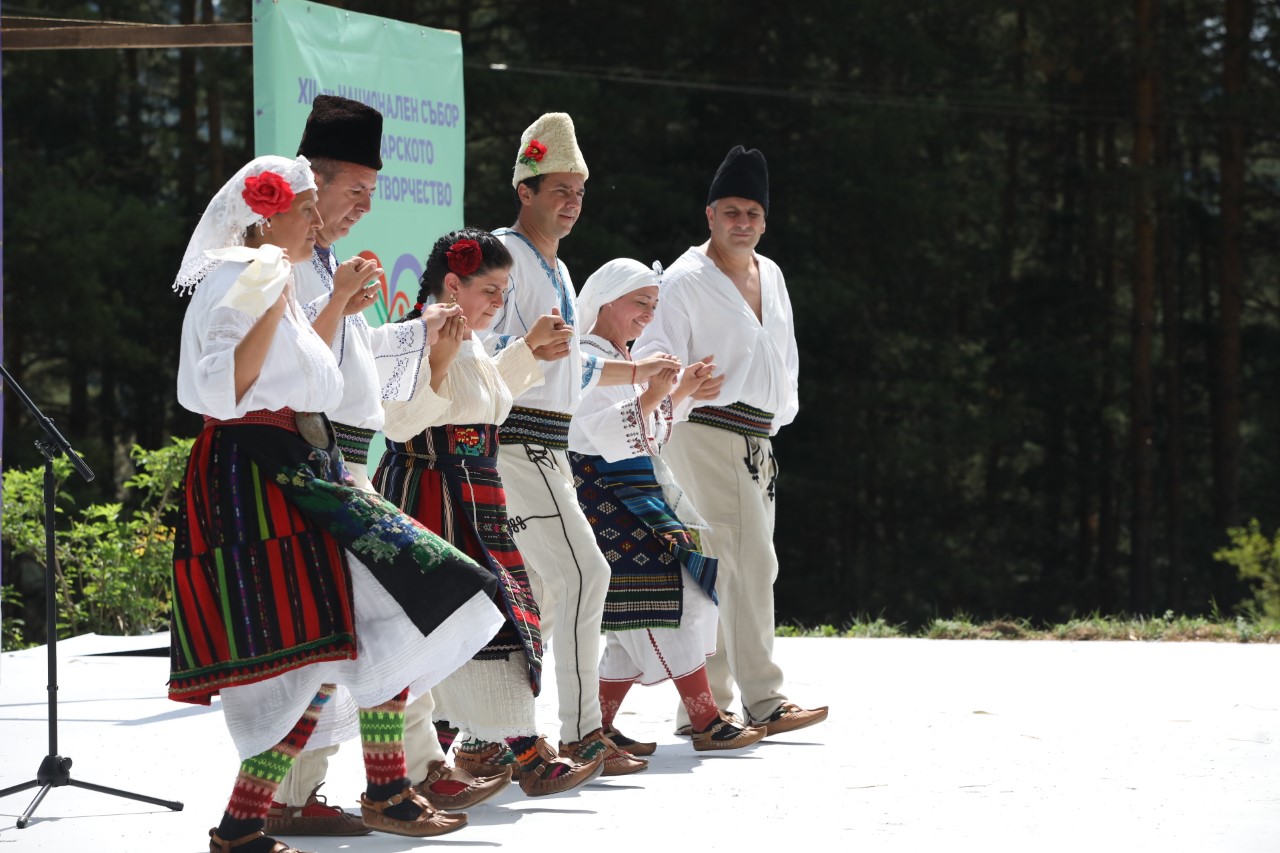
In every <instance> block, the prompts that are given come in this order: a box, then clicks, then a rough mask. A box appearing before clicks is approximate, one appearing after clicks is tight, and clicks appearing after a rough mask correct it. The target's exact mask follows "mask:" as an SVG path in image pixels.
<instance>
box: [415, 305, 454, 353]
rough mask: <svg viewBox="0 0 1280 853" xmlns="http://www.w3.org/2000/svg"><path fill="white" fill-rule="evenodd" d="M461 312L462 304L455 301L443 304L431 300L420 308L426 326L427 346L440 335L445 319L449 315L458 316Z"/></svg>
mask: <svg viewBox="0 0 1280 853" xmlns="http://www.w3.org/2000/svg"><path fill="white" fill-rule="evenodd" d="M461 314H462V306H461V305H458V304H457V303H450V304H448V305H444V304H442V303H440V302H432V303H431V304H430V305H427V306H425V307H424V308H423V309H422V321H423V323H424V324H425V325H426V327H427V346H429V347H430V346H435V343H436V341H437V340H438V339H439V337H440V329H442V328H443V327H444V322H445V320H448V319H449V318H450V317H458V316H461Z"/></svg>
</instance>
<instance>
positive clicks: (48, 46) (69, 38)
mask: <svg viewBox="0 0 1280 853" xmlns="http://www.w3.org/2000/svg"><path fill="white" fill-rule="evenodd" d="M5 24H6V26H5V29H3V30H0V49H3V50H6V51H9V50H75V49H89V48H166V47H242V46H252V44H253V24H140V25H136V26H124V27H122V26H119V25H113V24H109V23H105V22H104V23H102V24H91V25H81V26H70V27H61V26H60V27H49V28H35V27H21V28H17V29H10V28H9V27H8V20H7V19H6V21H5Z"/></svg>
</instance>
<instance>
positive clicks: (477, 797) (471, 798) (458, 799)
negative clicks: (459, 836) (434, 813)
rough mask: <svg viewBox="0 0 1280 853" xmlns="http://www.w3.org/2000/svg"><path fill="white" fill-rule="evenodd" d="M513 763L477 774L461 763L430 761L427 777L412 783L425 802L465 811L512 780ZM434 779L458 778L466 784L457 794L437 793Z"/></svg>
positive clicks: (462, 783)
mask: <svg viewBox="0 0 1280 853" xmlns="http://www.w3.org/2000/svg"><path fill="white" fill-rule="evenodd" d="M514 767H515V765H514V764H507V765H502V772H500V773H498V774H497V775H495V776H481V777H479V778H477V777H475V776H472V775H471V774H470V773H468V772H467V771H465V770H463V769H462V768H461V767H450V766H449V765H448V764H445V763H444V762H443V761H432V762H431V763H430V764H428V765H427V778H426V779H423V780H422V781H421V782H419V783H418V784H416V785H414V786H413V787H414V790H416V791H417V792H418V793H419V794H421V795H422V796H423V798H424V799H425V800H426V801H427V802H429V803H431V805H433V806H435V807H436V808H438V809H440V810H442V811H450V812H454V811H465V810H466V809H469V808H471V807H472V806H478V805H480V804H481V803H483V802H484V801H485V800H487V799H489V798H490V797H495V796H497V795H498V794H501V793H502V792H503V791H504V790H505V789H506V787H507V783H509V782H510V781H511V772H512V769H513V768H514ZM436 782H457V783H458V784H461V785H466V786H467V787H466V788H464V789H463V790H461V791H459V792H458V793H456V794H440V793H437V792H435V791H433V790H431V786H432V785H434V784H435V783H436Z"/></svg>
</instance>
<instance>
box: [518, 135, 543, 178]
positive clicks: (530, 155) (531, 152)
mask: <svg viewBox="0 0 1280 853" xmlns="http://www.w3.org/2000/svg"><path fill="white" fill-rule="evenodd" d="M546 156H547V146H545V145H543V144H542V143H541V142H539V141H538V140H536V139H531V140H529V144H528V145H526V146H525V147H524V151H523V152H522V153H521V154H520V162H521V163H523V164H524V165H526V166H528V167H529V170H530V171H531V172H533V173H534V174H535V175H536V174H538V164H539V163H541V162H542V158H543V157H546Z"/></svg>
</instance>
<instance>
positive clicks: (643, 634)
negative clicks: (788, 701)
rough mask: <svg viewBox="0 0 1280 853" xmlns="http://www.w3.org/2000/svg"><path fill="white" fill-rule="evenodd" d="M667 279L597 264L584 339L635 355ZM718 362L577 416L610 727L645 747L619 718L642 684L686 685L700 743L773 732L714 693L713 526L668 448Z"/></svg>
mask: <svg viewBox="0 0 1280 853" xmlns="http://www.w3.org/2000/svg"><path fill="white" fill-rule="evenodd" d="M655 266H657V265H655ZM659 269H660V267H659ZM658 279H659V273H658V271H657V270H654V269H650V268H649V267H646V266H645V265H644V264H641V263H639V262H638V261H633V260H629V259H626V258H622V259H619V260H614V261H610V262H609V263H607V264H605V265H604V266H603V267H601V268H600V269H599V270H597V271H596V272H595V273H593V274H592V275H591V277H590V278H588V279H587V283H586V286H585V287H583V289H582V293H580V294H579V296H578V322H579V323H580V324H581V325H582V328H589V329H591V333H590V334H588V335H583V337H582V348H583V349H584V350H585V351H587V352H590V353H592V354H593V355H599V356H600V357H602V358H608V359H622V360H627V361H629V360H630V359H631V352H630V349H629V347H628V345H627V342H628V341H632V340H634V339H635V338H637V337H639V335H640V333H641V332H642V331H644V328H645V326H647V325H649V323H650V322H651V321H652V320H653V316H654V312H655V311H656V310H657V308H658ZM714 371H715V365H714V363H713V362H712V361H711V359H710V358H704V359H702V360H701V361H698V362H694V363H692V364H689V365H687V366H686V367H685V369H684V371H683V374H682V375H681V372H680V371H678V370H676V369H675V368H671V369H669V370H664V371H662V372H661V373H659V374H658V375H657V376H654V377H652V378H651V379H650V380H649V382H648V384H647V385H640V384H631V385H612V386H609V387H607V388H606V387H600V386H597V387H595V388H593V389H592V390H591V391H590V392H588V393H587V394H586V396H585V397H584V398H583V401H582V406H581V407H580V408H579V409H578V412H577V414H575V415H574V417H573V421H572V422H571V423H570V425H569V463H570V464H571V465H572V466H573V473H574V475H575V480H576V482H577V485H578V501H579V502H580V503H581V504H582V508H583V510H584V511H585V512H586V515H587V521H588V522H589V523H590V524H591V528H592V529H593V530H594V531H595V534H596V541H597V542H598V543H599V545H600V550H601V551H602V552H603V553H604V556H605V559H607V560H608V561H609V568H610V570H611V576H610V581H609V594H608V596H607V597H606V598H605V606H604V629H605V632H606V634H605V636H606V640H605V648H604V656H603V657H602V658H601V659H600V709H601V714H602V716H603V720H604V726H605V734H606V735H608V736H609V738H610V739H612V740H613V742H614V743H616V744H618V745H619V746H621V747H623V748H624V749H627V750H629V751H631V752H632V753H635V754H639V755H649V754H652V753H653V751H654V749H655V748H656V746H657V744H656V743H638V742H636V741H635V740H633V739H632V738H629V737H627V736H625V735H623V734H622V733H621V732H619V731H618V730H617V729H616V728H615V727H614V725H613V723H614V719H615V717H616V715H617V713H618V710H619V708H620V707H621V705H622V702H623V699H624V698H625V697H626V695H627V692H628V691H629V690H630V689H631V686H632V685H633V684H637V683H639V684H659V683H661V682H663V681H668V680H670V681H672V682H674V683H675V687H676V691H677V692H678V693H679V694H680V701H681V702H682V703H683V704H684V707H685V709H686V710H687V712H688V714H689V719H690V720H691V721H692V725H693V748H694V749H695V750H698V751H699V752H702V751H708V750H724V749H738V748H741V747H744V746H750V745H751V744H754V743H756V742H758V741H759V740H760V739H761V738H763V737H764V730H762V729H756V728H750V727H748V726H745V725H743V723H742V721H741V720H738V719H736V718H733V717H730V716H729V715H727V714H725V713H724V712H723V711H721V710H720V708H719V707H717V705H716V703H715V700H714V699H713V698H712V696H711V687H710V686H709V685H708V683H707V670H706V662H707V655H709V654H712V653H713V652H714V651H715V647H716V606H715V597H716V593H715V586H716V561H715V559H714V558H711V557H707V556H705V555H704V554H703V553H702V552H701V551H700V550H699V547H698V544H697V541H696V540H695V539H694V536H693V535H692V533H691V531H690V528H689V526H688V525H690V524H692V525H694V526H696V527H699V528H704V529H705V524H700V523H699V521H700V519H699V516H698V514H697V512H696V510H694V509H693V507H692V505H691V504H690V503H689V501H688V500H687V499H684V498H683V496H682V494H681V492H680V490H679V487H678V486H677V485H676V484H675V482H674V481H673V479H672V478H671V475H670V471H669V470H668V469H667V467H666V465H664V464H663V462H662V458H661V457H660V456H659V455H658V453H659V451H660V450H661V448H662V446H663V445H664V444H666V442H667V439H668V438H669V437H670V435H671V428H672V426H673V425H674V423H675V421H676V420H677V419H678V418H681V417H686V416H687V415H688V412H689V409H691V408H692V407H693V405H694V404H695V403H696V402H697V401H699V400H706V399H711V398H714V397H715V396H716V395H717V394H718V393H719V391H720V386H721V384H722V383H723V382H724V377H723V375H719V376H717V375H715V374H714ZM677 377H679V378H678V379H677ZM677 506H679V507H680V509H679V510H677V509H676V507H677ZM451 677H452V676H451Z"/></svg>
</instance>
